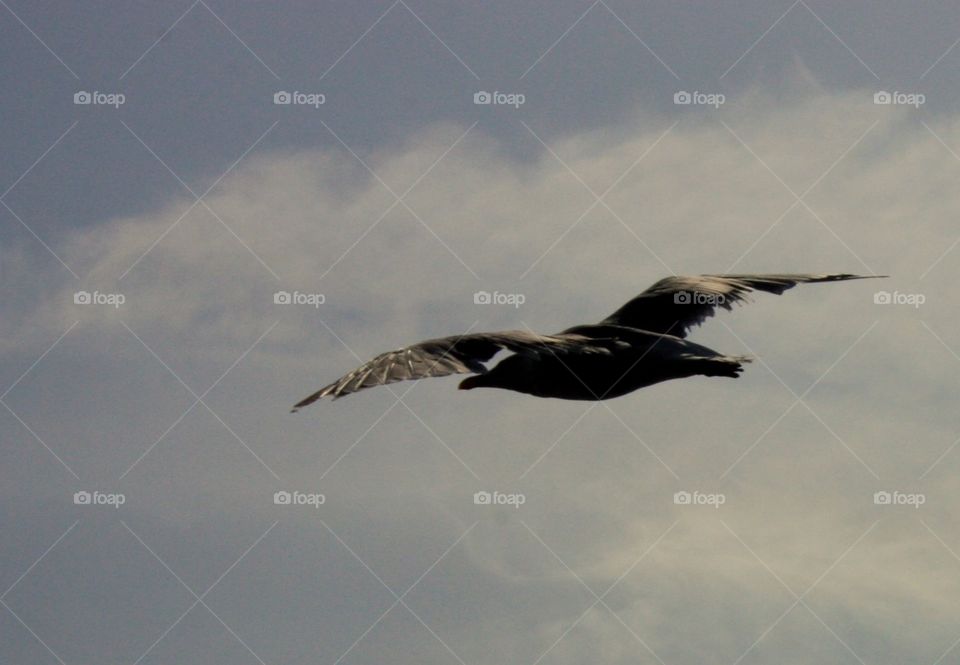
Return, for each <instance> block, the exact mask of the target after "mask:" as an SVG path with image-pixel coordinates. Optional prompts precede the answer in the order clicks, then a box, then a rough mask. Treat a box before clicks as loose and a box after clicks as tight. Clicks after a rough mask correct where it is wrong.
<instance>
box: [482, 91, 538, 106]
mask: <svg viewBox="0 0 960 665" xmlns="http://www.w3.org/2000/svg"><path fill="white" fill-rule="evenodd" d="M526 101H527V98H526V96H525V95H524V94H523V93H520V92H500V91H499V90H494V91H493V92H487V91H486V90H480V91H478V92H475V93H473V103H474V104H476V105H477V106H512V107H513V108H515V109H518V108H520V107H521V106H523V105H524V103H526Z"/></svg>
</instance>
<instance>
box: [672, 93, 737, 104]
mask: <svg viewBox="0 0 960 665" xmlns="http://www.w3.org/2000/svg"><path fill="white" fill-rule="evenodd" d="M726 101H727V97H726V95H724V94H723V93H720V92H700V91H699V90H694V91H693V92H687V91H686V90H679V91H677V92H675V93H673V103H674V104H676V105H677V106H712V107H713V108H715V109H718V108H720V106H722V105H723V103H724V102H726Z"/></svg>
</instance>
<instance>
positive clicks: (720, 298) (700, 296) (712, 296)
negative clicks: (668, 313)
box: [673, 291, 726, 307]
mask: <svg viewBox="0 0 960 665" xmlns="http://www.w3.org/2000/svg"><path fill="white" fill-rule="evenodd" d="M673 302H674V304H676V305H709V306H711V307H722V306H723V303H724V302H726V297H725V296H724V295H723V294H722V293H700V292H699V291H677V292H676V293H674V294H673Z"/></svg>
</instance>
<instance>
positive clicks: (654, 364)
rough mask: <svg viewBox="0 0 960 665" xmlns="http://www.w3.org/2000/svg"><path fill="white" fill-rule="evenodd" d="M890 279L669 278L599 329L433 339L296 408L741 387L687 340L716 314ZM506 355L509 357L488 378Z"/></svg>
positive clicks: (722, 362)
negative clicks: (707, 384)
mask: <svg viewBox="0 0 960 665" xmlns="http://www.w3.org/2000/svg"><path fill="white" fill-rule="evenodd" d="M885 276H886V275H850V274H836V275H812V274H782V275H700V276H697V277H680V276H674V277H667V278H665V279H661V280H660V281H658V282H657V283H655V284H654V285H653V286H651V287H650V288H648V289H647V290H646V291H644V292H643V293H641V294H640V295H638V296H636V297H635V298H633V299H632V300H630V301H629V302H627V303H626V304H625V305H623V307H621V308H620V309H618V310H617V311H615V312H614V313H613V314H611V315H610V316H608V317H607V318H605V319H603V320H602V321H600V322H599V323H596V324H589V325H579V326H574V327H572V328H567V329H566V330H564V331H563V332H560V333H557V334H555V335H540V334H537V333H534V332H532V331H524V330H507V331H503V332H492V333H474V334H465V335H453V336H451V337H440V338H438V339H428V340H425V341H423V342H420V343H418V344H414V345H412V346H407V347H404V348H400V349H396V350H395V351H387V352H386V353H381V354H380V355H378V356H377V357H375V358H373V359H372V360H370V361H369V362H367V363H364V364H363V365H361V366H360V367H358V368H357V369H355V370H353V371H352V372H350V373H349V374H346V375H345V376H342V377H341V378H339V379H337V380H336V381H334V382H333V383H331V384H330V385H328V386H324V387H323V388H321V389H320V390H318V391H317V392H315V393H313V394H312V395H310V396H309V397H306V398H304V399H303V400H302V401H300V402H298V403H297V404H296V405H295V406H294V407H293V411H297V410H298V409H300V408H301V407H304V406H307V405H308V404H312V403H314V402H316V401H317V400H318V399H320V398H322V397H327V396H330V397H332V398H333V399H337V398H339V397H343V396H344V395H349V394H350V393H355V392H357V391H359V390H363V389H364V388H372V387H374V386H382V385H386V384H389V383H395V382H397V381H406V380H410V379H423V378H426V377H432V376H448V375H450V374H472V375H473V376H469V377H467V378H465V379H464V380H463V381H461V382H460V385H459V388H460V389H461V390H471V389H473V388H502V389H505V390H514V391H516V392H521V393H527V394H528V395H535V396H537V397H555V398H560V399H574V400H593V401H596V400H604V399H610V398H613V397H620V396H621V395H626V394H627V393H631V392H633V391H634V390H638V389H640V388H644V387H646V386H650V385H653V384H655V383H659V382H661V381H667V380H670V379H682V378H685V377H688V376H696V375H703V376H726V377H730V378H736V377H737V376H739V374H740V372H742V371H743V363H746V362H750V360H751V359H750V358H749V357H747V356H728V355H725V354H723V353H720V352H718V351H714V350H713V349H709V348H707V347H705V346H702V345H700V344H696V343H694V342H690V341H688V340H687V339H686V337H687V334H688V332H689V331H690V329H691V328H692V327H693V326H699V325H700V324H702V323H703V322H704V321H705V320H706V319H707V318H709V317H711V316H713V315H714V314H715V313H716V309H717V308H718V307H722V308H723V309H726V310H730V309H732V306H733V304H734V303H744V302H749V300H750V299H749V298H748V296H747V294H748V293H750V292H752V291H765V292H767V293H774V294H777V295H779V294H781V293H783V292H784V291H786V290H787V289H791V288H793V287H794V286H796V285H797V284H804V283H811V282H842V281H846V280H851V279H868V278H871V277H885ZM500 351H509V352H511V355H509V356H507V357H505V358H504V359H503V360H501V361H500V362H499V363H497V364H496V365H494V366H493V367H491V368H488V367H487V366H486V365H484V363H486V362H487V361H489V360H490V359H491V358H493V357H494V356H495V355H496V354H497V353H498V352H500Z"/></svg>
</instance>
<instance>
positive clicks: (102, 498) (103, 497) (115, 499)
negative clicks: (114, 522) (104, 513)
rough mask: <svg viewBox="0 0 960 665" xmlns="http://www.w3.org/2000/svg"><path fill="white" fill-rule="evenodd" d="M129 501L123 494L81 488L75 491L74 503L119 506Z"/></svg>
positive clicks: (79, 504)
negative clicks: (89, 490)
mask: <svg viewBox="0 0 960 665" xmlns="http://www.w3.org/2000/svg"><path fill="white" fill-rule="evenodd" d="M126 502H127V497H126V496H125V495H123V494H109V493H107V492H101V491H99V490H94V491H92V492H88V491H86V490H81V491H79V492H74V493H73V503H74V505H77V506H113V507H114V508H119V507H120V506H122V505H123V504H125V503H126Z"/></svg>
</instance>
